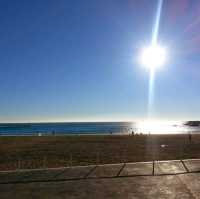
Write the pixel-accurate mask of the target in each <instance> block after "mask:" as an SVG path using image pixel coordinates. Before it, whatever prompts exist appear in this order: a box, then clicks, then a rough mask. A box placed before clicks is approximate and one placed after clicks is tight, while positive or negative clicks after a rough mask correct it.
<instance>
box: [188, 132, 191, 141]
mask: <svg viewBox="0 0 200 199" xmlns="http://www.w3.org/2000/svg"><path fill="white" fill-rule="evenodd" d="M188 138H189V142H190V143H191V142H192V135H191V133H189V137H188Z"/></svg>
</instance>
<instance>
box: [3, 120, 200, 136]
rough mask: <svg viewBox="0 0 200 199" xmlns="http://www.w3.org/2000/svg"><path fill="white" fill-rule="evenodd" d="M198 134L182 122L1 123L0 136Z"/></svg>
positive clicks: (196, 129) (196, 128)
mask: <svg viewBox="0 0 200 199" xmlns="http://www.w3.org/2000/svg"><path fill="white" fill-rule="evenodd" d="M189 132H191V133H198V132H200V127H199V126H198V127H189V126H186V125H184V122H73V123H1V124H0V135H2V136H6V135H67V134H72V135H73V134H76V135H79V134H131V133H134V134H141V133H142V134H149V133H151V134H172V133H174V134H180V133H189Z"/></svg>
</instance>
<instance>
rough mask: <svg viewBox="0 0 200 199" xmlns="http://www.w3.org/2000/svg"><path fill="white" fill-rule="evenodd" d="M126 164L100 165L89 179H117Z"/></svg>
mask: <svg viewBox="0 0 200 199" xmlns="http://www.w3.org/2000/svg"><path fill="white" fill-rule="evenodd" d="M123 166H124V164H109V165H99V166H97V168H96V169H95V170H94V171H93V172H92V173H91V174H90V175H89V176H88V177H115V176H117V174H118V173H119V171H120V169H122V168H123Z"/></svg>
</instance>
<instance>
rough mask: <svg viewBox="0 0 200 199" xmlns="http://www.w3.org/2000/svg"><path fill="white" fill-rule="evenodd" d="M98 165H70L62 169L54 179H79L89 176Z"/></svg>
mask: <svg viewBox="0 0 200 199" xmlns="http://www.w3.org/2000/svg"><path fill="white" fill-rule="evenodd" d="M95 168H96V166H80V167H68V168H66V169H63V170H62V171H60V173H59V174H58V175H56V176H54V179H55V180H56V179H57V180H59V179H67V180H70V179H79V178H85V177H87V176H88V175H89V174H90V172H92V171H93V170H94V169H95Z"/></svg>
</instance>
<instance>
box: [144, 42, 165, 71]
mask: <svg viewBox="0 0 200 199" xmlns="http://www.w3.org/2000/svg"><path fill="white" fill-rule="evenodd" d="M166 58H167V53H166V49H165V48H164V47H161V46H159V45H152V46H149V47H146V48H143V50H142V52H141V55H140V62H141V64H142V65H143V66H145V67H148V68H149V69H155V68H159V67H162V66H163V65H164V64H165V62H166Z"/></svg>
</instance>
